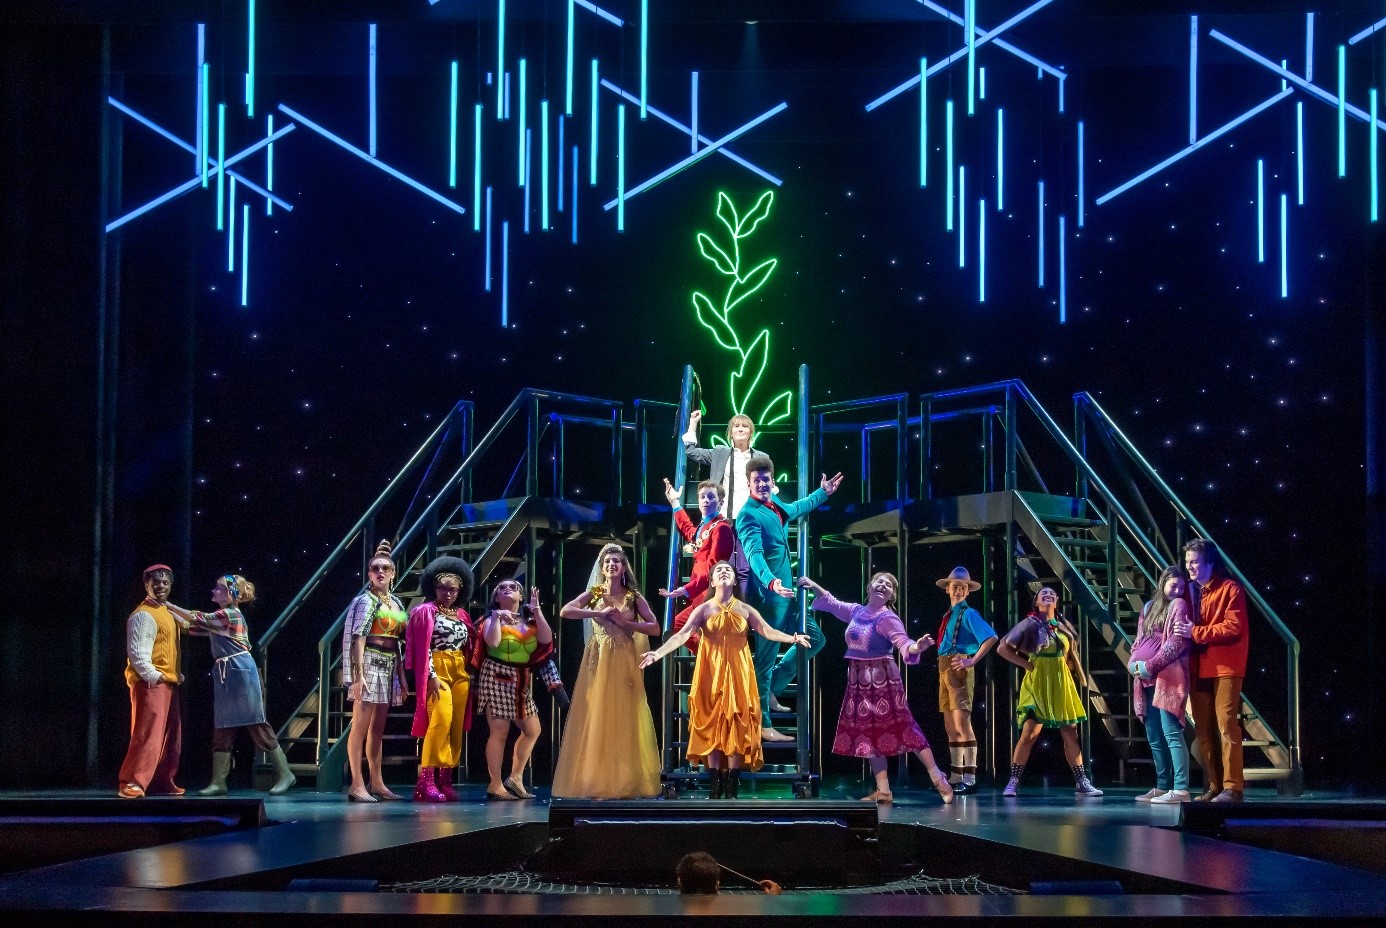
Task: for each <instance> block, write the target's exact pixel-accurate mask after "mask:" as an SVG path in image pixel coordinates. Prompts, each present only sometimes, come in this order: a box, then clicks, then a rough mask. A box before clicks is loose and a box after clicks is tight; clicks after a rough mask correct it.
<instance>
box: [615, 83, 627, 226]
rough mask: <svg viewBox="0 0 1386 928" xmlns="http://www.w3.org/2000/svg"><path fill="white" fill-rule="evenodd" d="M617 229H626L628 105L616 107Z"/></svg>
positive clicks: (622, 104)
mask: <svg viewBox="0 0 1386 928" xmlns="http://www.w3.org/2000/svg"><path fill="white" fill-rule="evenodd" d="M616 231H617V232H624V231H626V105H625V104H624V103H621V104H618V105H617V107H616Z"/></svg>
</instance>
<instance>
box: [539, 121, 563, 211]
mask: <svg viewBox="0 0 1386 928" xmlns="http://www.w3.org/2000/svg"><path fill="white" fill-rule="evenodd" d="M565 119H567V117H566V116H563V115H562V114H559V117H558V148H557V151H558V173H557V176H558V211H559V212H560V213H561V212H563V175H564V173H566V172H565V171H564V170H563V156H564V154H565V153H566V152H567V151H568V149H567V148H566V147H564V143H563V121H564V120H565ZM546 147H547V146H546ZM544 173H545V174H548V173H549V172H548V171H545V172H544Z"/></svg>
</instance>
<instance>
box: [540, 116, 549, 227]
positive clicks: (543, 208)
mask: <svg viewBox="0 0 1386 928" xmlns="http://www.w3.org/2000/svg"><path fill="white" fill-rule="evenodd" d="M539 121H540V122H541V123H543V125H542V126H541V127H540V129H539V228H541V229H543V230H544V231H545V232H547V231H548V230H549V101H548V100H540V101H539Z"/></svg>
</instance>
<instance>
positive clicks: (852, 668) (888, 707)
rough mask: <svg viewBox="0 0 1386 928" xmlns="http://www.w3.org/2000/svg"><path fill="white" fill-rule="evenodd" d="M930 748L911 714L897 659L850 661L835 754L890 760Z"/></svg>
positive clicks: (880, 658) (834, 749) (834, 741)
mask: <svg viewBox="0 0 1386 928" xmlns="http://www.w3.org/2000/svg"><path fill="white" fill-rule="evenodd" d="M928 746H929V739H928V738H926V737H924V732H923V731H921V730H920V728H919V723H918V722H916V721H915V720H914V716H913V715H911V714H910V707H909V704H908V703H906V701H905V687H904V684H902V683H901V682H900V668H899V667H898V666H896V663H895V660H894V658H890V657H879V658H876V659H874V660H869V661H848V662H847V692H846V694H845V695H844V696H843V698H842V714H841V715H839V716H838V717H837V736H836V737H835V738H833V753H834V754H842V755H845V756H847V757H889V756H891V755H892V754H905V753H907V752H910V751H922V750H924V749H925V748H927V747H928Z"/></svg>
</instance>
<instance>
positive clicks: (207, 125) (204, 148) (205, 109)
mask: <svg viewBox="0 0 1386 928" xmlns="http://www.w3.org/2000/svg"><path fill="white" fill-rule="evenodd" d="M211 68H212V66H211V64H209V63H208V62H206V61H204V62H202V125H201V130H202V137H201V139H200V143H199V147H200V149H201V152H202V154H201V156H199V158H198V160H199V161H201V162H202V186H203V187H204V188H205V187H206V186H207V162H208V161H210V160H211V138H210V136H211V133H212V104H211V96H212V85H211V79H212V70H211Z"/></svg>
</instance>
